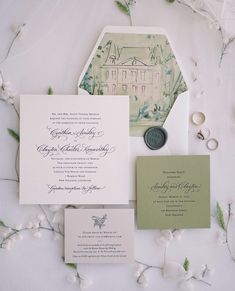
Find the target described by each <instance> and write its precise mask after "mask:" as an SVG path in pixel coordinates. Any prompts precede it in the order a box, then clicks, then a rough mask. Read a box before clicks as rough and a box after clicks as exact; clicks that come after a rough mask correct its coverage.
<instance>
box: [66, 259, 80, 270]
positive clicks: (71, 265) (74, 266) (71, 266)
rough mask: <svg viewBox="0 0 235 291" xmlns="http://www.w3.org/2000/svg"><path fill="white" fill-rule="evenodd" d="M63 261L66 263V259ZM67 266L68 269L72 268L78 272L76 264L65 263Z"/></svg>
mask: <svg viewBox="0 0 235 291" xmlns="http://www.w3.org/2000/svg"><path fill="white" fill-rule="evenodd" d="M62 260H63V262H64V260H65V258H64V257H62ZM64 263H65V262H64ZM65 265H66V266H68V267H70V268H72V269H74V270H77V265H76V264H73V263H65Z"/></svg>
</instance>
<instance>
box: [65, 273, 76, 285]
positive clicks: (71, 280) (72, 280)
mask: <svg viewBox="0 0 235 291" xmlns="http://www.w3.org/2000/svg"><path fill="white" fill-rule="evenodd" d="M66 279H67V281H68V282H69V283H71V284H73V283H75V282H76V281H77V277H76V275H74V274H68V275H67V276H66Z"/></svg>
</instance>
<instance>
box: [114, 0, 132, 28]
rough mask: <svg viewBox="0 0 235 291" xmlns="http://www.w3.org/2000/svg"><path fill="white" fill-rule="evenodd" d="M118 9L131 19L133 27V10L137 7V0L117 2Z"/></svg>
mask: <svg viewBox="0 0 235 291" xmlns="http://www.w3.org/2000/svg"><path fill="white" fill-rule="evenodd" d="M115 3H116V6H117V8H118V9H119V10H120V11H121V12H122V13H124V14H125V15H127V16H128V17H129V19H130V25H131V26H132V25H133V21H132V15H131V8H132V7H134V6H135V4H136V1H135V0H122V1H115Z"/></svg>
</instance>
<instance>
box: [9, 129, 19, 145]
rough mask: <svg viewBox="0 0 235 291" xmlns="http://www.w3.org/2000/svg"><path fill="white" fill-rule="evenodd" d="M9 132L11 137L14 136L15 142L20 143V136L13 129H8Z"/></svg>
mask: <svg viewBox="0 0 235 291" xmlns="http://www.w3.org/2000/svg"><path fill="white" fill-rule="evenodd" d="M7 131H8V133H9V134H10V136H12V137H13V138H14V139H15V140H17V141H18V142H19V141H20V136H19V135H18V133H16V132H15V131H14V130H13V129H11V128H8V129H7Z"/></svg>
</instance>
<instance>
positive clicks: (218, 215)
mask: <svg viewBox="0 0 235 291" xmlns="http://www.w3.org/2000/svg"><path fill="white" fill-rule="evenodd" d="M232 215H233V214H232V203H228V218H227V222H226V223H225V220H224V213H223V209H222V208H221V206H220V204H219V202H217V204H216V218H217V222H218V224H219V226H220V227H221V229H222V230H223V232H224V234H225V242H224V243H225V244H226V246H227V249H228V252H229V254H230V257H231V259H232V260H233V261H235V256H234V255H233V253H232V250H231V247H230V243H229V223H230V220H231V216H232Z"/></svg>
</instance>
